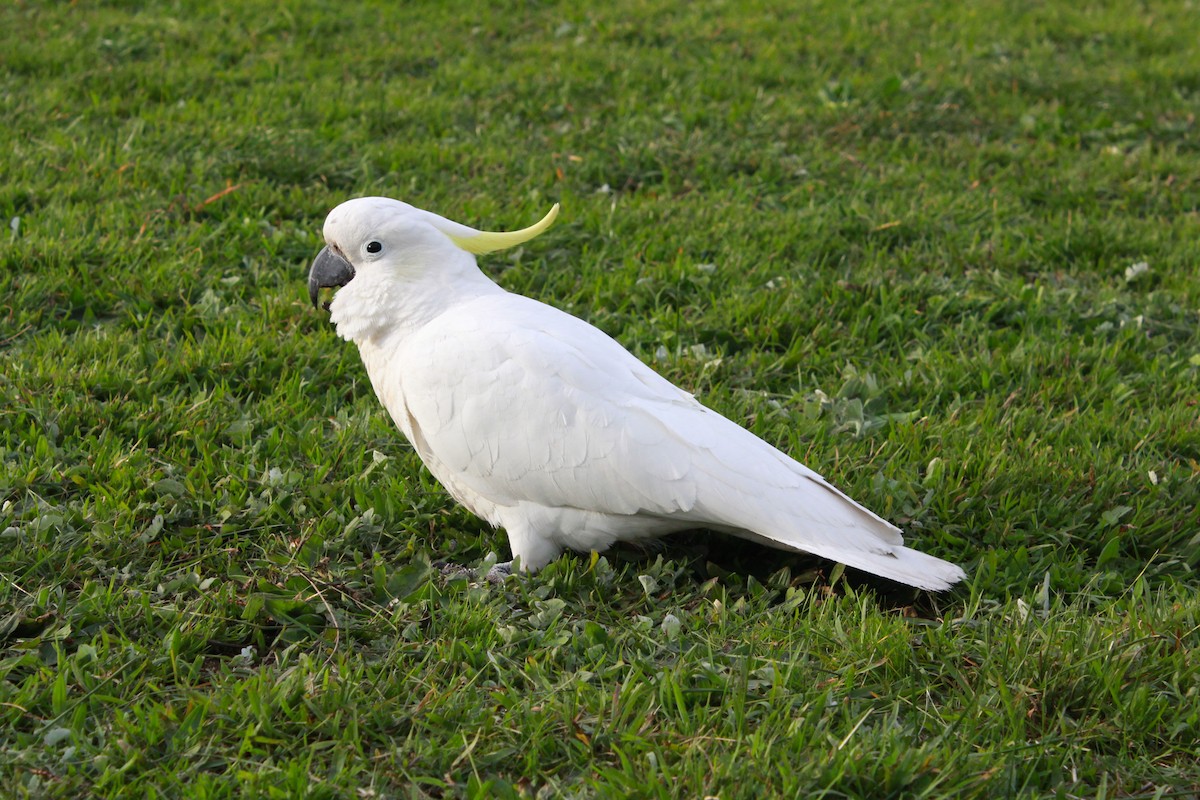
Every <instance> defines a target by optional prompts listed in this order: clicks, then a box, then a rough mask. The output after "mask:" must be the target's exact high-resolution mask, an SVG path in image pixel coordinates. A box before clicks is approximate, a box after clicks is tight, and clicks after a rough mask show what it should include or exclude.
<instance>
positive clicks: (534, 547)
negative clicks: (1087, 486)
mask: <svg viewBox="0 0 1200 800" xmlns="http://www.w3.org/2000/svg"><path fill="white" fill-rule="evenodd" d="M557 214H558V206H557V205H555V206H554V207H553V208H552V209H551V210H550V213H548V214H547V215H546V216H545V218H544V219H542V221H541V222H539V223H537V224H536V225H533V226H531V227H529V228H526V229H524V230H521V231H514V232H508V233H490V232H483V231H478V230H475V229H473V228H469V227H467V226H465V225H461V224H459V223H457V222H452V221H450V220H448V219H445V218H443V217H440V216H438V215H436V214H433V213H430V212H428V211H423V210H421V209H419V208H414V207H413V206H410V205H408V204H406V203H402V202H400V201H398V200H392V199H389V198H385V197H363V198H359V199H356V200H350V201H347V202H345V203H342V204H341V205H339V206H338V207H337V208H335V209H333V211H331V212H330V213H329V216H328V218H326V220H325V231H324V233H325V242H326V246H325V248H324V249H323V250H321V252H320V253H319V254H318V255H317V257H316V259H315V260H314V261H313V265H312V269H311V271H310V273H309V277H308V291H309V296H310V297H311V299H312V301H313V304H314V305H316V304H317V300H318V297H319V292H320V290H321V289H322V288H324V287H330V288H332V287H340V288H338V290H337V292H336V294H335V295H334V297H333V300H332V301H331V302H330V303H328V304H327V307H328V309H329V311H330V319H331V321H332V322H333V324H334V325H336V326H337V332H338V335H339V336H341V337H342V338H344V339H348V340H350V341H352V342H354V343H355V344H357V345H358V350H359V353H360V354H361V355H362V360H363V363H364V364H365V365H366V368H367V374H368V375H369V376H370V378H371V385H372V386H374V388H375V393H376V394H377V395H378V396H379V399H380V401H382V402H383V405H384V406H385V407H386V408H387V410H388V412H389V413H390V414H391V415H392V419H393V420H395V422H396V424H397V425H398V426H399V427H400V430H401V431H403V432H404V435H405V436H406V437H408V440H409V441H410V442H411V443H412V445H413V447H414V448H416V451H417V453H418V454H419V455H420V456H421V460H422V461H423V462H424V463H425V466H426V467H428V468H429V471H430V472H431V473H433V475H434V477H436V478H437V479H438V480H439V481H440V482H441V483H442V485H443V486H445V487H446V489H447V490H448V491H449V492H450V494H452V495H453V496H454V498H455V499H456V500H458V501H459V502H460V503H462V504H463V505H464V506H466V507H467V508H468V509H470V510H471V512H472V513H474V514H476V515H478V516H480V517H482V518H483V519H485V520H487V521H488V522H490V523H491V524H492V525H495V526H499V527H503V528H504V529H505V530H506V531H507V532H508V540H509V544H510V546H511V549H512V555H513V558H514V559H516V560H517V563H518V564H519V565H520V567H521V568H522V569H524V570H526V571H529V572H532V571H534V570H538V569H541V568H542V567H544V566H545V565H546V564H547V563H549V562H550V561H551V560H553V559H554V558H556V557H558V556H559V555H560V554H561V553H563V551H565V550H568V549H569V550H575V551H578V552H583V553H587V552H590V551H603V550H605V549H606V548H607V547H609V546H610V545H611V544H612V543H613V542H616V541H637V540H643V539H648V538H653V537H659V536H662V535H665V534H669V533H672V532H675V531H680V530H685V529H694V528H706V529H711V530H717V531H723V532H727V533H731V534H734V535H736V536H740V537H743V538H746V539H750V540H753V541H755V542H760V543H763V544H767V545H771V546H773V547H777V548H782V549H784V550H791V551H803V552H806V553H813V554H816V555H818V556H822V557H824V558H828V559H831V560H833V561H838V562H841V563H843V564H846V565H848V566H851V567H854V568H856V569H860V570H864V571H866V572H870V573H873V574H875V575H881V576H883V577H885V578H890V579H891V580H894V581H899V582H901V583H905V584H909V585H911V586H917V587H920V588H922V589H946V588H948V587H949V586H951V585H952V584H954V583H955V582H957V581H959V580H961V579H962V578H963V571H962V569H960V568H959V567H958V566H956V565H955V564H951V563H949V562H947V561H942V560H941V559H938V558H934V557H933V556H930V555H926V554H924V553H921V552H918V551H916V550H912V549H910V548H908V547H905V546H904V539H903V537H902V536H901V534H900V531H899V529H897V528H896V527H895V526H893V525H891V524H890V523H888V522H886V521H885V520H883V519H881V518H880V517H878V516H876V515H875V514H873V513H872V512H870V511H868V510H867V509H866V508H864V507H862V506H861V505H859V504H858V503H856V502H854V501H853V500H851V499H850V498H849V497H847V496H846V495H845V494H843V493H842V492H840V491H839V490H837V489H836V488H834V487H833V486H831V485H830V484H829V483H828V482H827V481H826V480H825V479H824V478H822V477H821V476H820V475H818V474H817V473H816V472H813V471H812V470H811V469H809V468H808V467H806V466H804V465H803V464H800V463H799V462H797V461H795V460H793V459H792V458H789V457H788V456H787V455H786V454H784V453H782V452H780V451H779V450H777V449H775V448H774V447H772V446H771V445H769V444H767V443H766V442H764V441H763V440H762V439H759V438H758V437H757V436H755V435H754V434H752V433H750V432H749V431H747V430H746V429H744V428H742V427H740V426H738V425H736V424H734V423H733V422H730V421H729V420H728V419H726V418H725V417H723V416H721V415H720V414H718V413H717V412H715V411H713V410H711V409H709V408H706V407H704V406H703V405H701V404H700V403H699V402H698V401H697V400H696V399H695V398H694V397H692V395H690V394H688V393H687V392H685V391H683V390H682V389H679V388H677V387H676V386H674V385H673V384H671V383H670V382H669V381H667V380H666V379H665V378H663V377H661V376H660V375H658V374H657V373H656V372H654V371H653V370H652V369H650V368H649V367H648V366H646V365H645V364H643V363H642V362H641V361H639V360H638V359H637V358H635V357H634V356H633V355H631V354H630V353H629V352H628V351H627V350H625V348H623V347H622V346H621V345H620V344H618V343H617V342H616V341H614V340H613V339H611V338H610V337H609V336H607V335H606V334H604V333H603V332H601V331H600V330H598V329H596V328H594V327H592V326H591V325H589V324H588V323H586V322H584V321H583V320H581V319H578V318H576V317H573V316H571V315H570V314H567V313H565V312H563V311H559V310H558V309H556V308H553V307H551V306H548V305H545V304H543V303H539V302H537V301H536V300H531V299H529V298H527V297H522V296H520V295H516V294H512V293H510V292H507V291H505V290H504V289H502V288H500V286H498V285H496V284H495V283H494V282H493V281H491V280H490V279H489V278H488V277H487V276H485V275H484V274H483V273H482V272H481V271H480V270H479V267H478V266H477V265H476V263H475V256H476V255H479V254H483V253H489V252H492V251H495V250H501V249H503V248H507V247H513V246H515V245H518V244H520V243H522V242H525V241H527V240H529V239H531V238H533V237H534V236H537V235H538V234H539V233H541V232H542V231H544V230H546V228H548V227H549V226H550V224H551V223H552V222H553V221H554V218H555V216H556V215H557ZM512 563H513V562H511V561H510V562H506V563H504V564H497V565H496V566H495V567H494V568H493V571H492V573H491V574H490V575H489V577H491V578H493V579H496V578H498V577H501V576H503V575H506V574H508V573H509V572H510V571H511V565H512Z"/></svg>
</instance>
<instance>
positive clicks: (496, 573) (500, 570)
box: [484, 561, 513, 584]
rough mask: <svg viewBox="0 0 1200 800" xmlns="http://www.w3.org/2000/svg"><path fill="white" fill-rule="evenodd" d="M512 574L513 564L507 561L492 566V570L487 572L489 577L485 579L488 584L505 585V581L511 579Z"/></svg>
mask: <svg viewBox="0 0 1200 800" xmlns="http://www.w3.org/2000/svg"><path fill="white" fill-rule="evenodd" d="M512 574H513V569H512V562H511V561H505V562H504V563H502V564H494V565H492V568H491V569H489V570H488V571H487V575H485V576H484V577H486V578H487V581H488V583H495V584H501V583H504V581H505V579H507V578H509V577H511V576H512Z"/></svg>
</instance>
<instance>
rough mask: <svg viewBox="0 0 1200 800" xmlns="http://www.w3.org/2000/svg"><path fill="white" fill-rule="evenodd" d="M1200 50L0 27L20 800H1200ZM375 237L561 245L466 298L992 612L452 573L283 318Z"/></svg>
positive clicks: (956, 31)
mask: <svg viewBox="0 0 1200 800" xmlns="http://www.w3.org/2000/svg"><path fill="white" fill-rule="evenodd" d="M1198 20H1200V18H1198V17H1197V16H1196V9H1195V8H1194V4H1191V3H1187V2H1164V3H1156V4H1151V5H1135V4H1095V5H1082V6H1081V5H1079V4H1077V3H1065V2H1063V3H1050V4H1041V3H1005V4H1001V3H971V4H964V5H962V6H946V4H939V3H917V2H911V0H902V1H901V2H894V3H883V2H872V3H869V4H866V5H862V4H844V3H840V2H822V3H812V4H808V5H805V6H803V7H800V6H798V5H797V4H793V3H785V2H777V3H773V2H727V3H719V2H711V3H707V2H706V3H694V4H679V3H668V2H641V1H640V0H637V1H631V0H616V1H615V2H611V3H606V4H603V5H601V6H597V7H596V8H594V9H590V10H583V8H582V7H580V5H579V4H562V5H555V4H511V5H506V6H504V7H493V8H491V9H486V8H481V6H480V4H478V3H466V2H455V3H445V4H391V3H379V4H362V5H358V4H354V5H349V6H347V5H343V4H317V3H309V4H301V3H294V2H289V1H288V0H285V1H284V2H282V3H280V2H269V3H268V2H251V3H240V4H208V3H203V2H196V3H193V2H175V3H154V4H150V6H149V7H147V8H143V7H141V6H140V4H139V5H134V4H125V3H119V2H113V3H80V4H70V5H68V4H51V3H40V2H24V3H10V4H6V5H5V6H4V8H3V9H2V10H0V31H2V32H0V53H2V54H3V55H2V56H0V104H2V109H3V119H4V124H3V125H2V126H0V175H2V176H3V177H2V179H0V221H3V222H5V223H7V227H6V228H4V229H0V242H2V243H0V359H2V360H3V372H2V373H0V467H2V469H0V795H3V796H6V797H7V796H12V797H61V798H71V797H80V796H96V797H131V798H132V797H139V798H140V797H146V798H155V797H177V796H186V797H189V798H224V797H243V796H253V797H256V796H262V797H281V798H293V797H315V798H321V797H350V798H371V797H378V798H385V797H387V798H391V797H405V796H412V797H458V796H470V797H505V796H513V795H526V796H540V797H558V796H571V797H588V796H606V797H687V798H699V797H704V796H717V797H721V798H723V800H729V799H730V798H740V797H747V798H758V797H763V796H772V795H774V796H780V797H827V798H840V797H871V798H881V797H926V798H939V797H947V798H949V797H955V798H958V797H998V798H1010V797H1036V796H1057V797H1093V796H1095V797H1147V798H1150V797H1154V798H1158V797H1197V796H1200V777H1198V773H1197V771H1196V766H1195V753H1196V747H1197V743H1198V742H1200V688H1198V687H1200V656H1198V655H1197V653H1198V652H1200V627H1198V626H1200V622H1198V618H1200V601H1198V600H1197V589H1200V579H1198V577H1197V573H1196V569H1197V566H1198V565H1200V510H1198V509H1200V422H1198V418H1200V407H1198V406H1197V403H1198V401H1200V280H1197V266H1198V264H1200V183H1198V182H1197V177H1196V165H1197V162H1198V159H1200V130H1198V129H1197V123H1196V116H1195V115H1196V108H1197V101H1198V100H1200V44H1198V43H1200V21H1198ZM374 193H380V194H387V195H391V196H396V197H399V198H401V199H404V200H407V201H410V202H412V203H414V204H415V205H418V206H421V207H424V208H429V209H431V210H434V211H437V212H438V213H442V214H444V215H446V216H449V217H451V218H455V219H460V220H462V221H464V222H466V223H469V224H474V225H478V226H481V227H491V228H512V227H519V226H523V225H526V224H529V223H530V222H532V221H534V220H535V219H537V218H538V217H539V216H540V215H541V214H542V213H543V212H544V211H545V210H546V209H547V207H548V206H549V205H550V203H552V202H555V201H560V202H562V204H563V214H562V217H561V218H560V222H559V223H558V224H557V225H556V227H555V228H554V229H552V230H551V231H550V232H549V233H547V234H546V235H545V236H543V237H541V238H539V239H538V240H537V241H535V242H532V243H530V244H529V245H526V246H524V247H523V248H522V249H520V250H519V251H516V252H515V253H510V254H504V255H499V256H494V257H490V258H487V259H485V261H484V264H483V265H484V267H485V269H487V270H488V271H490V272H491V273H492V274H493V275H495V276H497V278H498V280H500V282H501V283H503V284H504V285H505V286H507V287H509V288H511V289H513V290H515V291H519V292H522V293H525V294H529V295H532V296H534V297H537V298H540V299H542V300H545V301H547V302H550V303H552V304H554V305H557V306H559V307H562V308H566V309H568V310H570V311H571V312H573V313H575V314H577V315H579V316H582V317H584V318H586V319H588V320H590V321H591V322H593V323H594V324H596V325H598V326H599V327H601V328H603V329H604V330H606V331H608V332H609V333H611V334H613V335H614V336H616V337H617V338H618V339H619V340H621V341H622V342H623V343H624V344H626V346H628V347H629V348H630V349H631V350H633V351H634V352H635V353H637V354H638V355H640V356H641V357H642V358H644V359H646V360H648V361H650V362H651V363H653V364H654V366H655V367H656V368H657V369H659V370H660V371H661V372H663V373H664V374H665V375H667V376H668V377H669V378H671V379H672V380H674V381H676V382H677V383H679V384H681V385H683V386H685V387H687V388H689V389H690V390H693V391H695V392H697V393H698V395H699V396H700V397H701V398H702V399H703V400H704V402H706V403H707V404H709V405H711V406H712V407H714V408H716V409H718V410H720V411H721V412H723V413H725V414H726V415H728V416H731V417H732V418H733V419H735V420H738V421H739V422H742V423H743V424H745V425H747V426H748V427H750V428H751V429H753V430H754V431H755V432H756V433H758V434H759V435H761V436H763V437H765V438H766V439H768V440H769V441H771V442H774V443H776V444H778V445H780V446H781V447H782V448H783V449H784V450H787V451H789V452H791V453H793V454H794V455H796V456H797V457H799V458H801V459H802V460H804V461H806V462H807V463H809V464H810V465H812V466H813V467H815V468H816V469H818V470H819V471H821V472H822V473H824V474H825V475H827V476H828V477H829V478H830V479H831V480H833V481H834V482H836V483H837V484H839V485H840V486H842V487H843V488H844V489H846V490H847V491H848V492H849V493H850V494H851V495H853V496H855V497H857V498H859V499H861V500H862V501H863V502H865V503H866V504H867V505H869V506H871V507H872V508H875V509H876V510H878V511H879V512H880V513H882V514H885V515H886V516H888V517H889V518H891V519H893V520H894V521H896V522H897V523H899V524H902V525H903V526H904V527H905V529H906V531H907V533H908V535H909V539H910V541H911V542H912V543H913V544H914V545H915V546H917V547H919V548H920V549H922V550H925V551H928V552H931V553H934V554H937V555H939V556H942V557H945V558H949V559H952V560H955V561H958V562H960V563H962V564H963V565H964V566H966V567H967V568H968V570H969V573H970V577H969V579H968V580H967V582H966V583H965V584H964V585H963V586H962V587H960V588H959V589H956V590H955V591H953V592H950V593H947V594H945V595H941V596H936V597H931V596H915V595H913V594H911V593H906V592H898V591H896V590H895V587H891V586H884V585H880V584H878V583H874V582H872V581H870V580H868V579H864V578H863V577H862V576H855V575H841V574H840V571H839V570H837V569H836V568H834V567H833V565H830V564H827V563H823V562H818V561H814V560H809V559H803V558H785V557H783V556H781V555H779V554H775V553H770V552H767V551H764V550H746V549H744V548H739V547H738V546H736V545H731V544H729V543H728V542H722V543H718V545H717V546H712V547H710V546H708V545H707V544H706V543H705V542H704V541H703V540H702V539H697V538H694V537H693V538H687V537H685V538H684V539H683V540H682V541H679V542H676V543H674V544H669V545H668V546H667V547H666V548H665V549H663V550H662V551H661V552H657V553H651V554H648V555H643V554H633V553H628V552H621V553H614V554H609V555H608V556H607V557H605V558H601V559H599V560H592V559H588V558H587V557H586V556H583V557H578V558H567V559H564V560H562V561H559V562H556V563H554V564H552V565H551V566H550V567H549V568H547V569H546V570H545V571H544V572H542V573H539V574H538V575H536V576H533V577H531V578H526V579H523V580H519V581H510V582H509V583H507V584H506V585H504V586H503V587H493V586H489V585H472V584H468V583H467V582H464V581H447V580H445V579H443V578H442V577H440V576H439V575H437V574H435V573H433V572H431V570H430V569H429V567H428V563H429V562H430V561H431V560H435V559H438V558H450V559H458V560H460V561H467V562H478V561H481V560H483V559H484V558H485V557H486V556H487V554H488V553H489V552H496V553H499V554H500V555H502V556H503V555H504V554H505V552H506V546H505V542H504V537H503V534H502V533H500V532H495V531H491V530H490V529H488V528H487V526H486V525H484V524H482V523H481V522H480V521H478V520H477V519H474V518H473V517H471V516H470V515H469V514H467V513H466V512H465V511H463V510H462V509H460V508H458V507H456V506H455V505H454V503H453V502H452V501H451V500H450V499H449V497H448V496H447V495H446V494H445V493H444V492H443V491H442V490H441V489H440V487H438V486H437V485H436V483H435V482H434V481H433V480H432V479H431V478H430V477H429V475H428V474H427V473H425V472H423V471H422V469H421V467H420V464H419V460H418V459H417V457H416V455H415V453H414V452H413V451H412V449H411V448H410V447H409V446H408V445H407V444H406V443H405V442H404V441H403V440H402V438H401V437H400V435H399V433H398V432H397V431H396V430H395V429H394V427H393V425H392V424H391V422H390V421H389V420H388V419H387V418H386V415H385V414H384V412H383V410H382V408H381V407H380V405H379V403H378V401H377V400H376V399H375V397H374V395H373V393H372V391H371V387H370V384H369V382H368V381H367V379H366V374H365V372H364V370H363V368H362V366H361V364H360V363H359V360H358V355H357V353H356V352H355V351H354V349H353V347H352V346H350V345H348V344H346V343H344V342H341V341H340V340H337V339H336V337H335V336H334V335H333V332H332V330H331V328H330V327H329V325H328V323H327V320H326V318H325V315H323V314H319V313H314V312H313V311H312V309H311V308H309V307H308V305H307V298H306V296H305V285H304V279H305V275H306V269H307V264H308V262H309V260H310V259H311V258H312V257H313V255H315V253H316V252H317V250H318V249H319V247H320V245H321V241H320V228H321V223H322V220H323V218H324V215H325V213H326V212H327V211H328V210H329V209H330V208H332V207H333V206H334V205H336V204H337V203H339V202H341V201H342V200H344V199H347V198H349V197H352V196H356V195H361V194H374ZM1138 263H1144V264H1146V265H1147V266H1148V269H1147V271H1145V272H1143V273H1141V274H1135V272H1136V271H1129V269H1130V268H1131V267H1132V266H1133V265H1134V264H1138Z"/></svg>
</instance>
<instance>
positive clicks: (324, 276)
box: [308, 245, 354, 308]
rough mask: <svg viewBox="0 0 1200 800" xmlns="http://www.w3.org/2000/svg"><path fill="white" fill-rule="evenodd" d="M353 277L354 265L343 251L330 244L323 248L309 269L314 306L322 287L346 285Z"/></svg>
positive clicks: (309, 297) (310, 289)
mask: <svg viewBox="0 0 1200 800" xmlns="http://www.w3.org/2000/svg"><path fill="white" fill-rule="evenodd" d="M352 278H354V267H353V265H351V264H350V262H349V261H347V260H346V259H345V258H343V257H342V254H341V253H339V252H338V251H337V250H332V249H330V247H329V245H326V246H325V247H323V248H321V252H319V253H317V257H316V258H314V259H313V263H312V269H310V270H309V271H308V299H309V300H312V304H313V308H316V307H317V300H318V298H319V297H320V294H321V290H322V289H329V288H336V287H338V286H345V285H346V284H347V283H349V282H350V281H351V279H352ZM325 307H326V308H329V304H328V303H326V304H325Z"/></svg>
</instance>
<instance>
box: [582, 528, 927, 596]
mask: <svg viewBox="0 0 1200 800" xmlns="http://www.w3.org/2000/svg"><path fill="white" fill-rule="evenodd" d="M604 555H605V557H606V558H607V559H608V560H609V562H610V563H611V564H613V566H614V567H617V566H621V565H630V566H636V565H639V564H645V563H646V562H647V561H649V560H653V559H655V558H657V557H658V556H660V555H661V556H663V557H664V558H670V559H673V560H677V561H681V562H684V563H686V564H687V567H688V569H689V570H690V571H691V572H692V574H693V575H694V576H695V578H696V580H697V581H701V582H702V581H706V580H712V579H714V578H715V579H717V580H718V581H720V582H721V583H722V584H724V585H726V586H728V587H729V588H740V587H743V586H744V585H745V584H746V581H747V579H749V578H753V579H754V580H755V581H757V582H758V583H760V584H764V585H772V584H778V583H779V581H780V575H781V572H782V571H783V570H785V569H786V573H783V579H784V580H785V581H786V582H787V585H789V586H793V587H797V588H805V589H806V590H808V591H817V592H823V593H826V594H832V595H837V594H845V593H847V592H854V593H858V594H862V593H869V594H871V595H873V596H874V597H875V599H876V601H877V603H878V604H879V605H880V606H881V607H883V608H889V609H895V610H902V611H904V612H905V613H906V614H914V615H918V616H926V615H927V614H928V613H929V612H932V611H933V610H934V603H933V600H932V597H931V595H930V593H929V592H924V591H921V590H920V589H915V588H913V587H911V586H907V585H905V584H903V583H898V582H896V581H891V580H888V579H887V578H881V577H879V576H877V575H872V574H870V573H868V572H863V571H861V570H856V569H853V568H851V567H843V566H842V565H839V564H837V563H835V562H833V561H830V560H828V559H824V558H821V557H819V556H814V555H810V554H808V553H795V552H790V551H786V550H778V549H775V548H773V547H768V546H766V545H761V544H758V543H756V542H751V541H747V540H745V539H741V538H738V537H736V536H732V535H729V534H725V533H720V532H717V531H709V530H698V531H684V532H681V533H676V534H672V535H670V536H666V537H664V538H662V539H655V540H651V541H649V542H644V543H624V542H619V543H617V544H615V545H613V547H611V548H610V549H609V550H608V551H606V552H605V554H604Z"/></svg>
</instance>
